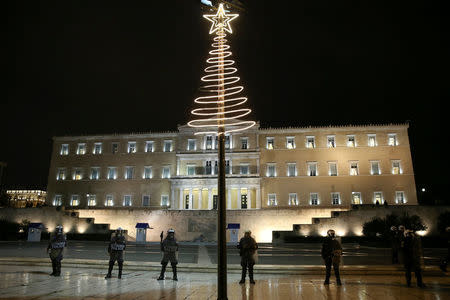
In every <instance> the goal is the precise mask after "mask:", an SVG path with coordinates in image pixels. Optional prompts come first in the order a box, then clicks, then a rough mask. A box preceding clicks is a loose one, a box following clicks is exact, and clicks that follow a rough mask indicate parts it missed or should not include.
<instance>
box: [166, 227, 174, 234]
mask: <svg viewBox="0 0 450 300" xmlns="http://www.w3.org/2000/svg"><path fill="white" fill-rule="evenodd" d="M167 233H173V234H175V230H174V229H172V228H170V229H169V230H167Z"/></svg>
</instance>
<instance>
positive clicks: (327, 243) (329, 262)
mask: <svg viewBox="0 0 450 300" xmlns="http://www.w3.org/2000/svg"><path fill="white" fill-rule="evenodd" d="M341 256H342V246H341V243H339V241H338V240H337V239H336V234H335V232H334V230H332V229H330V230H328V231H327V237H326V238H325V240H324V242H323V244H322V258H323V260H324V262H325V267H326V275H325V281H324V283H323V284H330V276H331V266H333V269H334V275H335V276H336V284H337V285H342V282H341V277H340V275H339V264H340V262H341Z"/></svg>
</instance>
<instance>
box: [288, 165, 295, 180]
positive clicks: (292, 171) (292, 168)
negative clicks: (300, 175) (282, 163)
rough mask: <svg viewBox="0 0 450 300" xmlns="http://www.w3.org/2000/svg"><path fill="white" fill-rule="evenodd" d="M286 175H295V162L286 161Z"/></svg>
mask: <svg viewBox="0 0 450 300" xmlns="http://www.w3.org/2000/svg"><path fill="white" fill-rule="evenodd" d="M287 176H289V177H295V176H297V164H296V163H288V164H287Z"/></svg>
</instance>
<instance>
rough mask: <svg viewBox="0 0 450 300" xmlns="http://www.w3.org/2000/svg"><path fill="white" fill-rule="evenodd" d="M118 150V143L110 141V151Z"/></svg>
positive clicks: (115, 151) (113, 152)
mask: <svg viewBox="0 0 450 300" xmlns="http://www.w3.org/2000/svg"><path fill="white" fill-rule="evenodd" d="M118 151H119V143H111V152H112V154H115V153H117V152H118Z"/></svg>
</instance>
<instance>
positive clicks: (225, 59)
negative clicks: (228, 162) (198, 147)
mask: <svg viewBox="0 0 450 300" xmlns="http://www.w3.org/2000/svg"><path fill="white" fill-rule="evenodd" d="M237 16H238V15H237V14H226V13H225V10H224V9H223V5H222V4H220V6H219V8H218V10H217V14H216V15H204V17H205V18H206V19H208V20H209V21H211V22H212V26H211V29H210V34H212V33H215V34H216V36H215V37H214V42H213V43H212V48H213V50H211V51H209V55H210V57H209V58H208V59H207V60H206V62H207V64H208V65H209V66H207V67H206V68H205V73H206V75H205V76H203V77H202V78H201V80H202V82H204V83H205V85H203V86H202V87H201V88H200V91H201V93H202V94H203V95H202V96H200V97H198V98H196V99H195V100H194V102H195V103H197V104H199V105H201V107H199V108H196V109H193V110H192V111H191V113H192V114H193V115H194V116H197V117H198V118H196V119H194V120H192V121H190V122H188V125H189V126H191V127H196V128H202V130H201V131H199V132H196V133H195V134H216V133H217V132H218V129H219V127H221V126H223V127H224V133H225V134H227V133H230V132H236V131H242V130H246V129H249V128H251V127H252V126H254V125H255V124H256V122H254V121H246V120H241V118H243V117H245V116H247V115H249V114H250V113H251V109H249V108H244V107H242V105H243V104H244V103H245V102H247V97H244V96H240V93H241V92H242V91H243V90H244V87H243V86H241V85H235V84H237V83H238V82H239V81H240V77H238V76H236V73H237V68H236V67H234V66H233V65H234V64H235V62H234V60H232V59H231V55H232V53H231V50H230V46H229V45H227V40H226V39H225V37H226V32H229V33H232V30H231V26H230V21H231V20H233V19H235V18H236V17H237Z"/></svg>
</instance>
